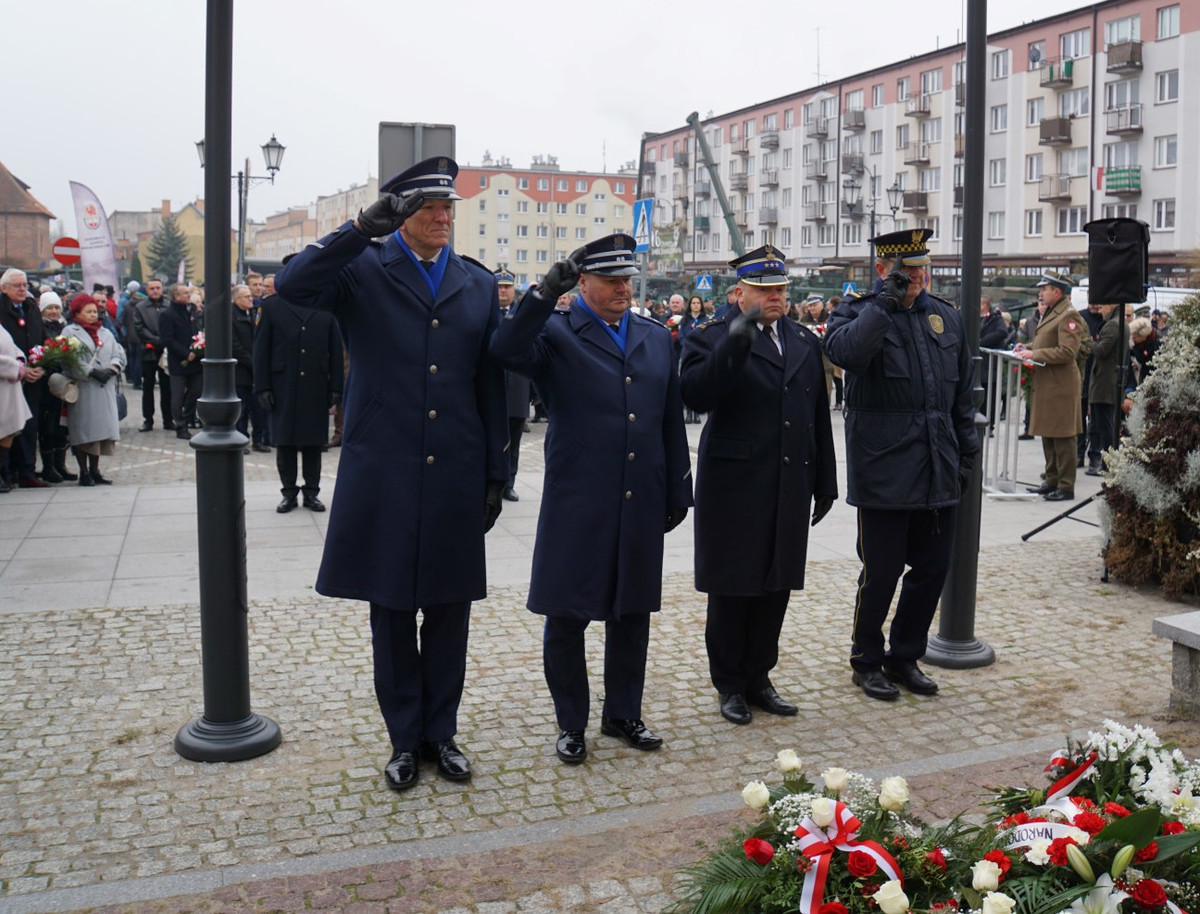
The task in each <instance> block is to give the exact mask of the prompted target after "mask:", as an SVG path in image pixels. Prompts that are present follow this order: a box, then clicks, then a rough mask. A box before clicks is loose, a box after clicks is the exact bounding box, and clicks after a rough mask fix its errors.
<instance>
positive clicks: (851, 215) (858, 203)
mask: <svg viewBox="0 0 1200 914" xmlns="http://www.w3.org/2000/svg"><path fill="white" fill-rule="evenodd" d="M842 215H843V216H844V217H845V218H847V219H861V218H862V217H863V202H862V200H855V201H854V202H853V203H851V202H850V201H849V200H843V201H842Z"/></svg>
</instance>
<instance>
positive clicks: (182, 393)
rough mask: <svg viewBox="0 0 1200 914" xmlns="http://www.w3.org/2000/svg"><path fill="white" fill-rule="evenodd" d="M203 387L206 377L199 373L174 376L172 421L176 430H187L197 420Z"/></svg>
mask: <svg viewBox="0 0 1200 914" xmlns="http://www.w3.org/2000/svg"><path fill="white" fill-rule="evenodd" d="M203 386H204V375H202V374H201V373H200V372H198V371H197V372H195V373H194V374H177V375H172V377H171V419H172V420H173V421H174V422H175V428H176V429H181V428H187V427H188V423H189V422H191V421H192V420H194V419H195V418H196V401H197V400H199V399H200V391H201V389H202V388H203ZM143 390H145V388H143Z"/></svg>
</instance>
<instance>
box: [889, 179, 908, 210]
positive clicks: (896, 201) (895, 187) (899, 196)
mask: <svg viewBox="0 0 1200 914" xmlns="http://www.w3.org/2000/svg"><path fill="white" fill-rule="evenodd" d="M887 198H888V206H889V207H890V208H891V210H892V218H893V219H894V218H895V216H896V210H898V209H899V208H900V204H901V203H902V202H903V200H904V189H903V188H902V187H901V186H900V181H899V180H896V181H893V182H892V186H891V187H889V188H888V189H887Z"/></svg>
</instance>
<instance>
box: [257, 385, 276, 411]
mask: <svg viewBox="0 0 1200 914" xmlns="http://www.w3.org/2000/svg"><path fill="white" fill-rule="evenodd" d="M257 398H258V405H259V406H261V407H262V408H263V409H265V410H266V411H267V412H270V411H271V410H273V409H274V408H275V394H273V393H271V391H269V390H260V391H259V392H258V395H257Z"/></svg>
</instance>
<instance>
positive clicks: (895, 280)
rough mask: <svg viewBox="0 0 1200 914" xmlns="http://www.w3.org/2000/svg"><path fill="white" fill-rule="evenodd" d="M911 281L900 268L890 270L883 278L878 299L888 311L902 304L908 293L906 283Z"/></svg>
mask: <svg viewBox="0 0 1200 914" xmlns="http://www.w3.org/2000/svg"><path fill="white" fill-rule="evenodd" d="M910 282H912V280H911V279H909V278H908V274H907V273H904V272H902V271H901V270H898V269H897V270H892V272H890V273H888V275H887V276H885V277H884V279H883V289H882V290H881V291H880V293H879V301H880V302H881V303H882V304H883V306H884V307H885V308H887V309H888V310H889V311H895V310H896V309H898V308H900V307H902V306H903V305H904V299H905V297H906V296H907V295H908V284H909V283H910Z"/></svg>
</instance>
